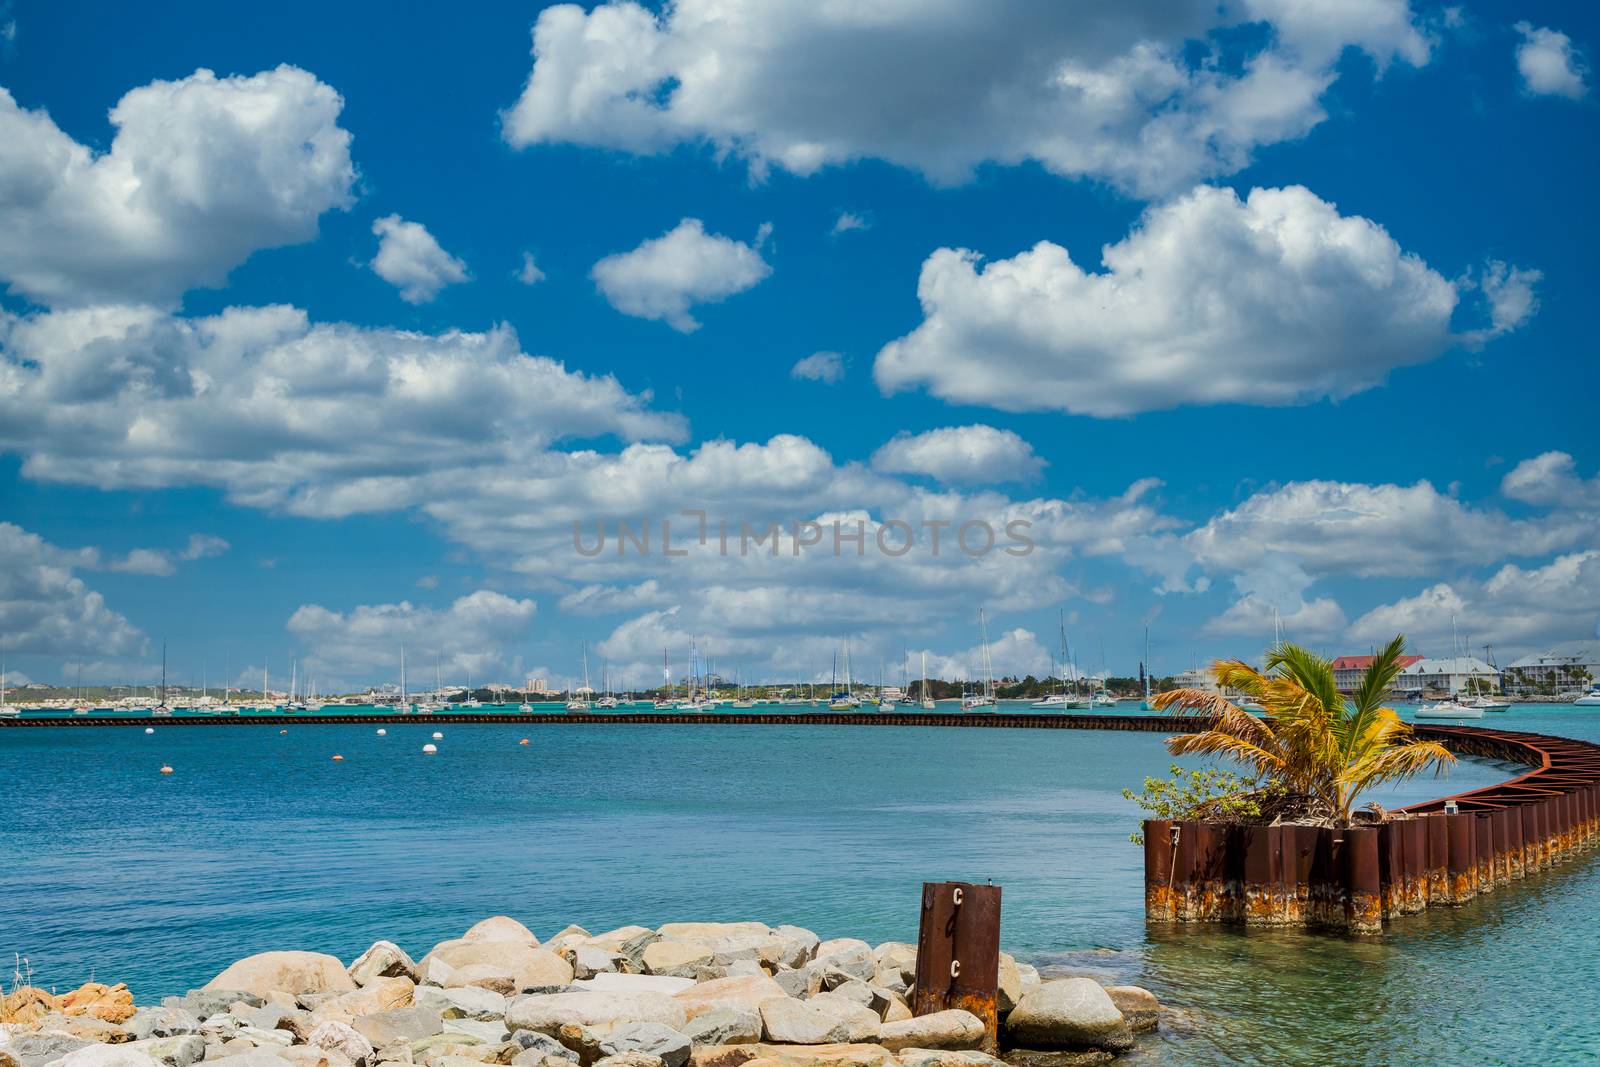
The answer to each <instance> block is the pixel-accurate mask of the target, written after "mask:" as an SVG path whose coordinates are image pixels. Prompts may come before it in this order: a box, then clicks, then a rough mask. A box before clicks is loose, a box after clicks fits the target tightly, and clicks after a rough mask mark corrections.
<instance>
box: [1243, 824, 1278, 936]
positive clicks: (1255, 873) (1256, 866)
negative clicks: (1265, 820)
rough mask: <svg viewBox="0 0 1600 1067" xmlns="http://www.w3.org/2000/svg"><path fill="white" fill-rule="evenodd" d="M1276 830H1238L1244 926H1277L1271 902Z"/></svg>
mask: <svg viewBox="0 0 1600 1067" xmlns="http://www.w3.org/2000/svg"><path fill="white" fill-rule="evenodd" d="M1278 830H1279V828H1278V827H1276V826H1245V827H1241V828H1240V837H1241V845H1242V847H1243V850H1244V878H1243V883H1244V884H1243V886H1242V893H1241V895H1242V896H1243V914H1244V922H1245V925H1246V926H1274V925H1276V924H1277V922H1278V917H1277V914H1276V908H1275V905H1274V902H1273V901H1274V898H1275V897H1276V895H1277V885H1278V865H1279V855H1278V841H1279V834H1278Z"/></svg>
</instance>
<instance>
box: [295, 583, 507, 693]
mask: <svg viewBox="0 0 1600 1067" xmlns="http://www.w3.org/2000/svg"><path fill="white" fill-rule="evenodd" d="M537 611H538V605H537V604H536V603H535V602H534V601H532V600H524V599H518V598H515V597H509V596H506V595H505V594H503V593H497V592H494V591H492V590H488V589H480V590H478V591H477V592H475V593H471V594H469V595H467V596H464V597H460V598H459V599H457V600H455V601H454V602H453V603H451V604H450V606H449V607H447V608H430V607H425V606H419V605H414V604H412V603H411V602H410V601H404V600H403V601H401V602H400V603H398V604H362V605H359V606H357V607H355V608H353V609H351V610H350V611H333V610H330V609H328V608H325V607H323V606H322V605H320V604H302V605H301V606H300V607H299V608H298V609H296V610H295V613H294V614H293V615H292V616H290V618H289V622H288V630H289V633H290V634H291V635H292V636H293V637H295V638H296V639H298V640H299V641H300V642H301V645H302V647H303V648H304V649H305V653H306V654H305V656H304V658H303V659H302V660H301V668H300V669H301V672H302V675H303V676H304V675H305V674H308V673H310V672H313V671H314V672H315V673H316V674H317V675H318V676H319V678H324V679H331V678H359V679H363V680H365V679H370V678H374V677H378V678H383V677H391V678H394V679H396V680H398V678H399V674H400V647H401V646H402V645H404V646H405V650H406V659H407V670H408V674H409V684H410V686H411V688H413V689H423V688H432V686H433V683H434V680H435V678H436V676H437V674H440V673H442V675H443V680H444V682H445V684H447V685H448V684H452V683H454V684H461V683H463V682H465V680H466V677H467V676H468V675H469V674H470V675H471V677H472V684H473V685H474V686H478V685H483V684H487V683H490V682H510V681H511V679H512V675H511V674H510V673H508V672H514V671H516V670H517V669H518V668H519V667H520V664H521V658H520V656H519V655H518V652H517V646H518V644H519V643H522V642H526V641H528V640H529V639H530V638H531V634H530V632H529V631H530V628H531V627H532V625H533V619H534V616H535V614H536V612H537ZM495 672H501V673H502V674H505V677H495V676H494V673H495Z"/></svg>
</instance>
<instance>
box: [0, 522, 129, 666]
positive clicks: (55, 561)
mask: <svg viewBox="0 0 1600 1067" xmlns="http://www.w3.org/2000/svg"><path fill="white" fill-rule="evenodd" d="M99 567H100V558H99V553H98V552H97V551H95V550H94V549H64V548H60V547H58V546H56V545H53V544H51V543H50V542H48V541H46V540H45V539H44V538H42V537H40V536H39V535H38V534H36V533H32V532H30V531H28V530H24V529H23V528H22V527H20V526H17V525H15V524H13V523H9V522H0V633H3V634H4V635H5V647H6V651H7V652H8V653H10V654H12V655H13V656H15V655H17V654H22V655H28V654H35V655H40V656H83V655H93V656H111V657H115V656H124V655H136V654H137V653H138V652H139V650H140V647H141V646H142V644H143V642H144V635H143V634H142V633H140V631H139V629H138V628H137V627H136V626H134V625H133V624H132V623H131V622H129V621H128V620H127V619H126V618H125V617H124V616H122V615H121V614H119V613H118V612H115V611H113V610H111V609H110V608H109V607H107V606H106V602H105V598H104V597H103V596H101V595H100V594H99V593H97V592H95V591H94V590H93V589H91V588H89V587H88V585H86V584H85V583H84V581H83V579H82V578H80V577H78V575H77V573H76V572H77V571H79V570H94V569H98V568H99Z"/></svg>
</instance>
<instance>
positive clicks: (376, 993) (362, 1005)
mask: <svg viewBox="0 0 1600 1067" xmlns="http://www.w3.org/2000/svg"><path fill="white" fill-rule="evenodd" d="M416 990H417V987H416V986H415V985H413V984H412V983H411V979H409V978H374V979H373V980H372V981H370V982H368V983H367V984H366V985H364V986H362V987H361V988H360V989H357V990H354V991H353V992H349V993H341V994H339V995H337V996H335V997H331V998H329V999H328V1000H324V1001H321V1002H319V1003H318V1004H317V1006H316V1008H315V1009H313V1011H312V1013H311V1014H312V1015H313V1017H315V1018H316V1020H317V1021H318V1022H322V1021H323V1020H326V1019H337V1020H338V1021H339V1022H349V1021H350V1020H351V1019H354V1018H355V1017H356V1016H358V1015H376V1014H377V1013H379V1012H383V1011H394V1010H395V1009H397V1008H405V1007H409V1006H410V1005H411V1003H412V1001H413V1000H414V999H415V996H416ZM273 1010H274V1011H281V1010H282V1009H273Z"/></svg>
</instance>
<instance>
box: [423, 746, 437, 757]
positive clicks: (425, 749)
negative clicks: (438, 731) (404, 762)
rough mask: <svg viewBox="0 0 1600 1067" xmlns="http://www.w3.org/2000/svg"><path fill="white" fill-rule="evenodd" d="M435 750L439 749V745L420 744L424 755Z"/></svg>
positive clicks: (429, 754) (428, 754) (430, 753)
mask: <svg viewBox="0 0 1600 1067" xmlns="http://www.w3.org/2000/svg"><path fill="white" fill-rule="evenodd" d="M437 751H439V746H438V745H423V746H422V753H423V755H425V756H431V755H433V754H434V753H435V752H437Z"/></svg>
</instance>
